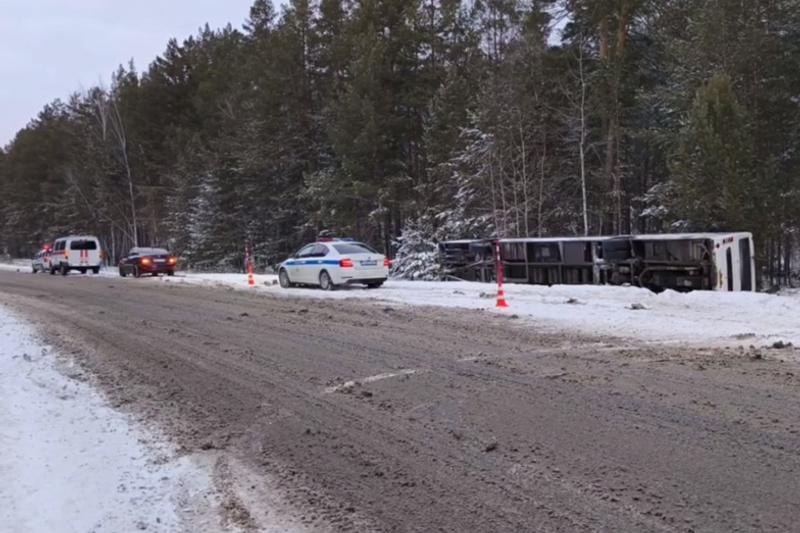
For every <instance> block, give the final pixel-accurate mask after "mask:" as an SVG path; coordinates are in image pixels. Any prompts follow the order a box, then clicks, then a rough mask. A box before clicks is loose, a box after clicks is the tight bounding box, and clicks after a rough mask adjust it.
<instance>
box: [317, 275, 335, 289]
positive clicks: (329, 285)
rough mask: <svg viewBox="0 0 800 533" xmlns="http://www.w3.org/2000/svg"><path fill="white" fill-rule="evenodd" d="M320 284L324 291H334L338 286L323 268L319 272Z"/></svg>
mask: <svg viewBox="0 0 800 533" xmlns="http://www.w3.org/2000/svg"><path fill="white" fill-rule="evenodd" d="M319 286H320V288H321V289H322V290H323V291H332V290H333V289H334V288H335V287H336V286H335V285H334V284H333V281H331V277H330V275H329V274H328V273H327V272H326V271H325V270H323V271H322V272H320V274H319Z"/></svg>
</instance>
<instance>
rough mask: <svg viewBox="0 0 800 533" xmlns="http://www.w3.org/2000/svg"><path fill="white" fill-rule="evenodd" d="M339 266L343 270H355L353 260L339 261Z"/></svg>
mask: <svg viewBox="0 0 800 533" xmlns="http://www.w3.org/2000/svg"><path fill="white" fill-rule="evenodd" d="M339 266H340V267H342V268H353V260H352V259H342V260H341V261H339Z"/></svg>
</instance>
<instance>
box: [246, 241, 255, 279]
mask: <svg viewBox="0 0 800 533" xmlns="http://www.w3.org/2000/svg"><path fill="white" fill-rule="evenodd" d="M247 285H248V286H250V287H255V286H256V278H255V277H254V276H253V256H252V255H251V254H250V249H249V248H247Z"/></svg>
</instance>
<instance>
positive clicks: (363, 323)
mask: <svg viewBox="0 0 800 533" xmlns="http://www.w3.org/2000/svg"><path fill="white" fill-rule="evenodd" d="M0 303H3V304H6V305H8V306H9V307H10V308H12V309H13V310H16V311H18V312H20V313H23V314H24V315H25V316H27V317H28V318H29V319H30V321H31V322H32V323H33V324H34V325H36V326H37V327H38V328H39V330H40V331H41V332H42V334H43V335H44V336H45V337H46V338H47V340H48V342H51V343H52V344H54V345H55V346H57V347H58V348H60V350H61V351H62V353H67V354H71V357H73V358H74V359H75V360H76V361H77V362H79V363H80V364H81V365H82V366H83V368H84V369H85V371H86V372H87V374H88V375H89V376H91V377H92V380H93V381H94V382H95V383H96V385H97V386H99V387H100V388H101V389H102V390H103V391H105V393H106V394H107V395H108V396H109V398H110V399H111V401H112V402H113V404H114V405H115V406H116V407H117V408H119V409H122V410H124V411H126V412H129V413H132V414H133V415H134V416H136V417H138V418H139V419H140V420H142V421H145V422H147V423H154V424H157V425H158V426H159V429H161V430H163V431H165V432H167V433H168V434H169V435H170V436H171V437H172V438H173V439H174V440H175V442H176V443H177V444H178V445H179V446H180V447H181V448H182V449H183V450H184V451H185V453H187V454H196V455H198V456H205V457H207V458H208V459H209V460H211V461H214V464H215V477H216V479H215V481H216V483H218V484H219V485H220V486H222V487H223V489H224V490H225V491H226V494H228V495H229V500H228V501H227V503H226V505H225V510H226V513H227V516H226V517H225V520H227V521H228V522H230V523H235V524H236V525H238V526H239V527H241V528H242V529H245V530H253V531H256V530H258V529H259V527H260V526H259V524H260V523H261V520H262V518H263V513H265V512H267V511H265V510H264V509H266V508H269V509H270V511H269V512H273V513H274V512H278V513H286V515H287V516H291V517H292V518H293V520H292V521H293V522H294V521H296V522H297V523H299V524H302V527H305V528H307V529H308V530H313V531H453V532H461V531H596V530H607V531H692V530H696V531H700V530H702V531H755V530H759V531H761V530H775V531H788V530H791V529H793V528H794V527H795V525H796V521H797V519H798V518H800V513H798V511H797V509H798V507H797V498H796V495H797V494H798V492H799V490H800V476H798V466H800V464H799V463H800V453H798V452H800V439H798V435H797V432H798V431H800V407H798V403H797V401H796V398H795V396H794V393H793V391H795V390H796V387H797V385H798V378H797V368H796V365H794V364H792V363H785V362H780V361H778V360H777V359H776V358H773V357H771V354H770V353H764V352H763V351H760V352H757V353H756V352H747V351H743V352H741V351H734V350H730V351H727V350H716V349H713V350H712V349H708V350H698V349H691V350H689V349H681V348H676V347H663V346H652V345H643V344H641V343H635V342H631V341H625V340H620V339H609V338H577V337H575V336H572V335H569V334H565V333H559V332H539V331H537V328H536V327H535V326H531V325H530V324H527V325H522V324H520V323H519V322H518V321H516V320H514V319H513V318H511V317H502V316H495V315H491V314H488V313H484V312H478V311H463V310H460V311H455V310H443V309H436V308H412V307H388V306H386V305H381V304H375V303H373V304H370V303H365V302H361V301H358V302H356V301H351V300H340V301H324V300H293V299H285V298H274V297H270V296H264V295H254V294H248V293H246V292H241V291H232V290H227V291H226V290H222V289H209V288H201V287H189V286H181V287H171V286H169V287H164V286H163V285H159V286H150V285H146V284H136V285H134V284H129V283H124V282H116V281H110V280H108V279H91V278H78V277H76V278H68V279H66V280H65V279H55V278H50V277H49V276H48V277H42V278H37V279H31V276H29V275H28V276H25V275H22V274H15V273H0ZM78 310H80V312H77V311H78ZM265 502H268V503H269V505H268V506H265V505H263V504H264V503H265Z"/></svg>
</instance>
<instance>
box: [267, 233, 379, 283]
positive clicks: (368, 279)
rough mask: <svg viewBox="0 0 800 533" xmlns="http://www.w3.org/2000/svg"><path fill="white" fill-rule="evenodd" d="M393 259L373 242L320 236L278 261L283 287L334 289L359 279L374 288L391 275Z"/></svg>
mask: <svg viewBox="0 0 800 533" xmlns="http://www.w3.org/2000/svg"><path fill="white" fill-rule="evenodd" d="M389 265H390V262H389V259H388V258H387V257H386V256H384V255H383V254H381V253H379V252H377V251H376V250H374V249H373V248H372V247H371V246H369V245H367V244H364V243H361V242H356V241H353V240H349V239H332V238H331V239H320V240H318V241H317V242H314V243H311V244H307V245H305V246H303V247H302V248H300V250H298V251H297V252H296V253H295V254H294V255H293V256H292V257H290V258H289V259H287V260H286V261H284V262H283V263H281V264H280V265H278V279H279V280H280V284H281V287H283V288H289V287H294V286H296V285H313V286H319V287H320V288H321V289H323V290H326V291H330V290H333V289H335V288H336V287H337V286H340V285H349V284H353V283H359V284H363V285H366V286H367V287H368V288H370V289H376V288H378V287H380V286H381V285H383V282H384V281H386V278H388V277H389Z"/></svg>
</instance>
